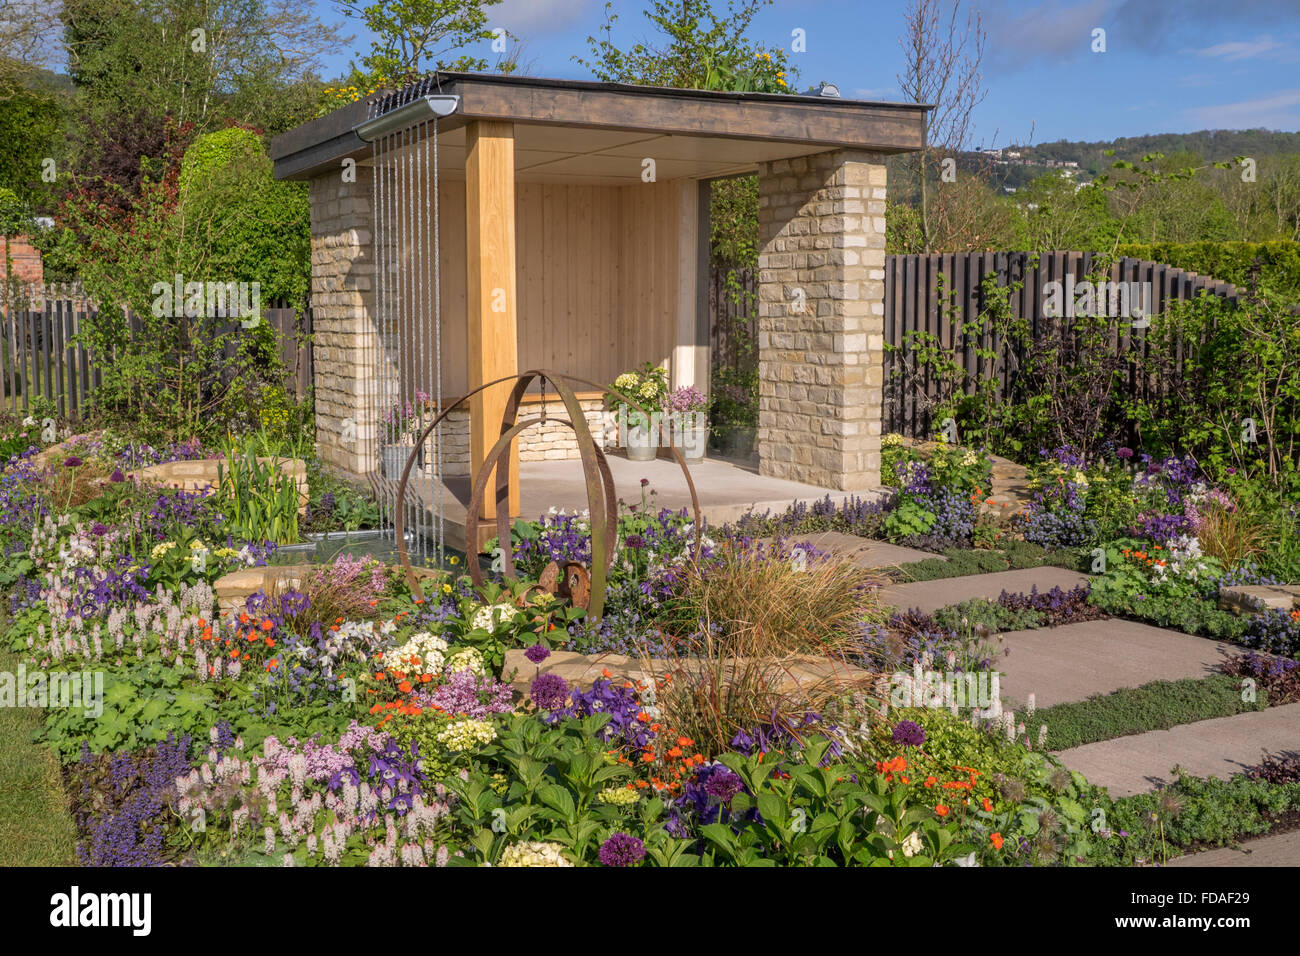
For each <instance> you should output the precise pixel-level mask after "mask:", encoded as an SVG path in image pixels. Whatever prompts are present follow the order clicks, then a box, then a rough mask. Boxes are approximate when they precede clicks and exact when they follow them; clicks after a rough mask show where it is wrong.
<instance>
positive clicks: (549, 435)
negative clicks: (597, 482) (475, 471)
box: [424, 398, 605, 475]
mask: <svg viewBox="0 0 1300 956" xmlns="http://www.w3.org/2000/svg"><path fill="white" fill-rule="evenodd" d="M578 401H579V404H580V405H581V406H582V412H583V416H584V417H585V418H586V419H587V425H588V427H589V428H590V429H591V434H592V437H593V438H594V439H595V440H596V445H597V447H600V448H604V447H605V436H604V433H603V430H602V425H603V421H604V408H605V405H604V402H603V400H601V399H598V398H597V399H579V400H578ZM540 411H541V406H540V405H538V404H535V403H529V404H526V405H524V406H523V407H522V409H521V410H520V413H519V417H520V419H525V418H533V417H535V416H537V415H538V414H540ZM546 414H547V418H548V419H549V420H548V422H547V424H545V425H540V424H539V425H534V426H532V427H531V428H529V429H528V430H527V431H524V432H522V433H521V434H520V435H519V438H518V445H519V460H520V461H569V460H576V459H577V458H578V457H579V456H578V443H577V440H576V439H575V438H574V436H573V429H572V428H570V427H569V426H568V425H567V424H564V423H565V422H567V421H568V420H569V413H568V412H567V411H566V410H565V408H564V406H563V405H561V404H560V403H559V402H558V401H557V400H554V399H553V400H552V401H550V402H548V403H547V406H546ZM442 443H443V459H442V471H443V474H444V475H469V474H470V448H469V411H468V410H462V409H456V410H455V411H453V412H452V413H451V414H450V415H448V416H447V418H446V419H445V420H444V421H443V423H442ZM424 448H425V452H424V455H425V462H426V463H427V465H428V466H430V467H431V466H432V463H433V462H434V461H435V460H436V454H437V448H438V443H437V439H436V437H435V436H434V435H430V436H429V439H428V441H426V442H425V446H424Z"/></svg>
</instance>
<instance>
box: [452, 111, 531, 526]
mask: <svg viewBox="0 0 1300 956" xmlns="http://www.w3.org/2000/svg"><path fill="white" fill-rule="evenodd" d="M466 144H467V146H468V150H469V152H468V155H467V156H466V159H465V243H466V257H465V273H466V285H465V287H466V292H467V295H466V300H467V301H466V306H467V308H466V317H467V321H468V323H469V329H468V332H469V335H468V341H469V387H470V388H477V387H478V386H480V385H482V384H483V383H484V382H490V381H492V380H493V379H497V378H501V377H502V376H505V375H516V374H518V372H519V361H518V345H517V338H516V315H515V130H514V124H512V123H500V122H494V121H479V122H475V123H471V124H470V125H469V127H468V128H467V130H466ZM510 389H511V383H509V382H504V383H502V384H500V385H496V386H494V387H492V388H489V389H487V390H485V391H483V392H480V393H479V394H477V395H475V396H474V397H473V398H472V399H471V400H470V402H471V404H470V465H471V467H472V473H473V474H477V473H478V470H479V468H481V467H482V465H483V461H484V459H485V458H486V457H487V453H488V450H489V449H490V448H491V447H492V446H493V445H494V444H495V443H496V440H497V439H498V438H499V437H500V435H501V415H502V413H503V412H504V411H505V407H506V399H507V398H508V396H509V395H510ZM495 487H496V479H495V476H494V477H493V479H492V480H491V482H490V483H489V484H488V488H489V489H491V488H495ZM509 507H510V514H511V515H512V516H513V515H517V514H519V448H518V445H517V444H516V445H512V446H511V448H510V495H509ZM496 514H497V512H496V501H495V498H494V496H493V495H492V494H491V493H489V494H488V495H487V496H486V497H485V498H484V503H483V515H482V517H484V518H495V517H496ZM485 530H487V529H485ZM493 533H495V532H493ZM467 544H471V542H467ZM474 544H481V542H475V543H474Z"/></svg>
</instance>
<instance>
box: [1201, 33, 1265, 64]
mask: <svg viewBox="0 0 1300 956" xmlns="http://www.w3.org/2000/svg"><path fill="white" fill-rule="evenodd" d="M1283 49H1286V44H1284V43H1278V42H1277V41H1276V40H1274V39H1273V38H1272V37H1271V36H1269V35H1268V34H1264V35H1263V36H1259V37H1256V38H1255V39H1253V40H1235V41H1232V42H1229V43H1216V44H1215V45H1214V46H1207V47H1205V48H1204V49H1202V50H1193V51H1192V52H1193V53H1195V54H1196V55H1197V56H1206V57H1222V58H1223V59H1224V60H1226V61H1228V62H1229V63H1231V62H1233V61H1235V60H1253V59H1254V58H1255V57H1257V56H1263V55H1264V54H1265V53H1271V52H1273V51H1274V50H1283Z"/></svg>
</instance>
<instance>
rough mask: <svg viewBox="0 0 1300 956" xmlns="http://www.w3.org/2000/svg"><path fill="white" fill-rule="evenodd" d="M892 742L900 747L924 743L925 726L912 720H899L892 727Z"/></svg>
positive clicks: (917, 745)
mask: <svg viewBox="0 0 1300 956" xmlns="http://www.w3.org/2000/svg"><path fill="white" fill-rule="evenodd" d="M894 743H896V744H898V745H899V746H900V747H919V746H921V744H923V743H925V728H923V727H922V726H921V725H920V724H918V723H917V722H916V721H914V720H900V721H899V722H898V725H897V726H895V727H894Z"/></svg>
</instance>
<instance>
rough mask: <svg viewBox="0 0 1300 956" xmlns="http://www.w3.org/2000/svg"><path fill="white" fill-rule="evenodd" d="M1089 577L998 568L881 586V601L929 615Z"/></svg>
mask: <svg viewBox="0 0 1300 956" xmlns="http://www.w3.org/2000/svg"><path fill="white" fill-rule="evenodd" d="M1087 582H1088V576H1087V575H1086V574H1080V573H1079V572H1078V571H1070V570H1069V569H1067V568H1057V567H1051V566H1044V567H1040V568H1023V569H1020V570H1016V571H994V572H992V573H990V574H968V575H966V576H965V577H960V578H939V579H937V580H934V581H913V582H910V583H908V584H891V585H889V586H888V587H884V588H881V589H880V600H881V601H882V602H884V603H885V604H890V605H893V606H894V607H896V608H898V609H899V610H900V611H906V610H908V609H910V608H916V609H918V610H920V611H923V612H924V613H926V614H929V613H931V612H933V611H937V610H939V608H941V607H946V606H947V605H949V604H958V603H960V602H961V601H968V600H970V599H971V598H988V599H989V600H991V601H996V600H997V598H998V595H999V594H1001V593H1002V592H1003V591H1009V592H1011V593H1013V594H1014V593H1016V592H1024V593H1026V594H1028V593H1029V591H1030V589H1032V588H1034V587H1037V588H1038V590H1039V591H1040V592H1042V591H1050V590H1052V588H1056V587H1059V588H1061V590H1063V591H1068V590H1069V589H1070V588H1074V587H1078V586H1079V585H1080V584H1086V583H1087Z"/></svg>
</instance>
